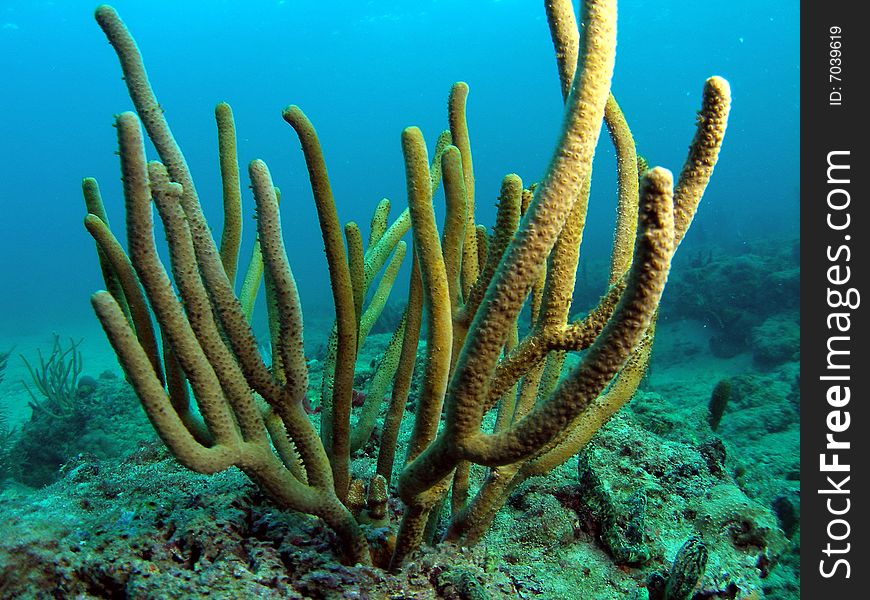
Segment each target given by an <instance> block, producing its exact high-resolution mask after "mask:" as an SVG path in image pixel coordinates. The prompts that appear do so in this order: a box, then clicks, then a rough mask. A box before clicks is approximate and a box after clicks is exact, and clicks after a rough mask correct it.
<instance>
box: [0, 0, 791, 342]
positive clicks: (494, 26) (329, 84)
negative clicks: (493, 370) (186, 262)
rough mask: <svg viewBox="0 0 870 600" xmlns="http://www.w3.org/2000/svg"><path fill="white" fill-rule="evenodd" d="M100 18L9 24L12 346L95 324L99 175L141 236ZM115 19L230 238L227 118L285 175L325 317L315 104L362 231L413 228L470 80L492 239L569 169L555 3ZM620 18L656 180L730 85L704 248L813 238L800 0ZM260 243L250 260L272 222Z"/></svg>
mask: <svg viewBox="0 0 870 600" xmlns="http://www.w3.org/2000/svg"><path fill="white" fill-rule="evenodd" d="M93 8H94V5H93V4H92V3H89V2H83V1H80V0H69V1H64V2H42V1H17V0H7V1H5V2H3V3H2V6H0V73H2V94H0V114H2V115H4V118H3V119H2V120H0V171H2V176H0V177H2V181H3V186H2V189H0V203H2V206H3V210H4V215H6V218H4V219H2V220H0V255H2V257H3V260H2V262H0V281H2V282H3V290H4V293H3V294H2V296H0V334H3V333H4V332H6V333H9V334H12V333H15V334H21V333H38V332H41V331H50V330H58V331H63V330H65V329H67V328H69V327H70V326H71V325H72V324H82V323H89V322H92V319H93V317H92V315H91V309H90V306H89V304H88V297H89V294H90V293H91V292H92V291H93V290H94V289H97V288H99V287H101V285H102V284H101V280H100V276H99V270H98V268H97V266H96V262H95V260H94V254H93V244H92V242H91V240H90V238H89V237H88V236H87V235H86V233H85V232H84V230H83V228H82V225H81V220H82V217H83V214H84V210H83V208H82V201H81V194H80V191H79V182H80V179H81V178H82V177H84V176H92V177H96V178H97V179H98V180H99V181H100V183H101V185H102V187H103V192H104V197H105V200H106V204H107V207H108V210H109V215H110V218H112V217H114V220H115V229H116V230H118V231H119V232H120V231H121V229H122V228H121V227H120V224H121V218H122V210H121V209H122V204H121V194H120V183H119V175H118V163H117V157H116V156H115V155H114V154H113V152H114V150H115V145H116V141H115V137H114V130H113V128H112V126H111V123H112V115H113V114H115V113H118V112H121V111H123V110H129V109H131V108H132V107H131V103H130V101H129V99H128V97H127V94H126V90H125V89H124V86H123V84H122V82H121V81H120V69H119V67H118V64H117V59H116V58H115V56H114V54H113V52H112V51H111V48H110V47H109V46H108V45H107V43H106V41H105V39H104V37H103V35H102V32H101V31H100V30H99V28H98V27H97V25H96V24H95V23H94V21H93V18H92V11H93ZM116 8H117V9H118V10H119V12H120V14H121V16H122V17H123V18H124V19H125V21H126V22H127V24H128V26H129V27H130V28H131V30H132V32H133V34H134V35H135V37H136V39H137V41H138V43H139V45H140V48H141V50H142V52H143V54H144V57H145V61H146V65H147V68H148V72H149V74H150V76H151V79H152V83H153V85H154V88H155V90H156V92H157V94H158V97H159V99H160V102H161V104H162V105H163V107H164V108H165V110H166V115H167V117H168V119H169V121H170V124H171V126H172V127H173V130H174V132H175V136H176V138H177V139H178V141H179V143H180V144H181V146H182V148H183V150H184V152H185V153H186V156H187V159H188V161H189V163H190V165H191V169H192V172H193V174H194V177H195V178H196V180H197V182H198V187H199V190H200V195H201V197H202V199H203V204H204V208H205V211H206V214H207V215H208V217H209V219H210V220H211V222H212V224H213V227H214V228H215V229H216V230H218V228H219V223H220V218H221V211H220V182H219V174H218V169H217V154H216V136H215V129H214V122H213V108H214V105H215V104H216V103H217V102H219V101H228V102H230V103H231V104H232V106H233V109H234V112H235V118H236V125H237V130H238V136H239V156H240V162H241V164H242V167H243V169H244V165H245V164H247V162H248V161H249V160H251V159H253V158H263V159H265V160H266V161H267V162H268V164H269V165H270V167H271V169H272V172H273V175H274V178H275V181H276V184H277V185H279V186H280V187H281V189H282V190H283V192H284V197H285V201H284V203H285V209H284V210H285V211H286V213H285V214H286V215H288V217H287V225H286V230H287V231H288V247H289V254H290V260H291V263H292V266H293V268H294V270H295V272H296V276H297V279H298V281H299V285H300V288H301V290H302V292H301V293H302V296H303V302H304V303H305V305H306V307H310V308H308V309H307V310H310V311H316V310H318V309H319V307H320V306H321V305H322V304H323V303H324V302H325V301H327V300H328V298H329V296H328V288H327V285H326V280H325V267H324V265H325V262H324V260H323V256H322V253H321V251H320V247H321V243H320V240H319V233H318V230H317V228H316V219H315V215H314V212H313V203H312V202H311V196H310V191H309V188H308V182H307V180H306V177H305V171H304V165H303V162H302V157H301V154H300V152H299V150H298V143H297V142H296V141H295V140H294V136H293V132H292V131H291V130H290V128H289V127H288V126H287V125H286V124H285V123H283V122H282V120H281V118H280V111H281V109H282V108H283V107H284V106H286V105H288V104H298V105H299V106H301V107H302V108H303V110H305V111H306V112H307V114H308V116H309V117H310V118H311V120H312V121H313V122H314V124H315V126H316V127H317V129H318V132H319V134H320V137H321V140H322V143H323V146H324V148H325V152H326V159H327V162H328V167H329V171H330V175H331V179H332V184H333V186H334V189H335V196H336V199H337V202H338V208H339V212H340V216H341V218H342V219H343V220H345V221H346V220H356V221H358V222H360V223H363V224H367V223H368V219H369V216H370V211H371V208H372V207H373V206H374V203H376V202H377V201H378V200H379V199H380V198H382V197H388V198H390V199H392V200H393V204H394V207H395V208H394V214H396V213H397V212H398V210H400V209H401V208H402V207H403V206H404V203H405V193H406V192H405V184H404V178H403V167H402V161H401V153H400V148H399V133H400V132H401V130H402V128H404V127H406V126H408V125H419V126H420V127H421V128H422V129H423V131H424V133H425V134H426V136H427V140H428V141H429V143H430V148H431V144H434V140H435V137H436V136H437V134H438V133H439V132H440V131H441V130H442V129H443V128H445V125H446V116H445V104H446V97H447V92H448V90H449V87H450V85H451V84H452V83H453V82H454V81H459V80H464V81H466V82H468V84H469V85H470V87H471V93H470V96H469V104H468V111H469V127H470V130H471V136H472V144H473V148H474V166H475V175H476V180H477V190H478V192H477V194H478V211H479V212H478V216H479V221H480V222H483V223H490V222H492V217H493V214H494V203H495V198H496V196H497V194H498V185H499V181H500V179H501V177H502V176H503V175H504V174H505V173H508V172H512V171H513V172H516V173H518V174H520V175H521V176H522V177H523V178H524V180H525V181H527V182H531V181H535V180H536V179H537V178H539V177H540V175H541V174H542V172H543V169H544V167H545V165H546V164H547V161H548V159H549V156H550V154H551V151H552V144H553V140H554V136H555V133H556V131H557V129H558V126H559V119H560V109H561V101H560V95H559V87H558V82H557V77H556V68H555V64H554V60H553V55H552V47H551V43H550V39H549V34H548V30H547V25H546V20H545V19H544V16H543V10H542V8H541V6H540V3H538V2H528V1H521V0H498V1H481V2H468V1H463V0H420V1H415V2H403V1H368V2H337V3H336V2H332V3H323V2H318V1H314V0H285V1H278V2H272V1H270V2H266V1H259V0H257V1H252V2H238V1H213V2H202V1H197V2H193V1H189V2H167V1H163V0H155V1H149V2H141V1H139V2H137V1H125V0H119V1H118V2H116ZM619 11H620V16H619V31H618V53H617V65H616V74H615V80H614V92H615V94H616V96H617V98H618V99H619V101H620V103H621V105H622V107H623V110H624V112H625V114H626V116H627V118H628V121H629V124H630V125H631V127H632V131H633V133H634V135H635V137H636V139H637V143H638V149H639V151H640V152H641V153H642V154H644V155H645V156H646V157H647V158H648V159H649V160H650V162H651V163H653V164H660V165H663V166H666V167H668V168H670V169H672V170H674V171H678V170H679V168H680V166H681V164H682V161H683V159H684V156H685V151H686V147H687V145H688V143H689V141H690V140H691V136H692V132H693V126H694V114H695V111H696V110H697V108H698V106H699V101H700V100H699V99H700V91H701V86H702V84H703V81H704V79H705V78H706V77H707V76H709V75H712V74H719V75H722V76H724V77H726V78H727V79H728V80H729V81H730V83H731V87H732V93H733V98H734V106H733V111H732V115H731V120H730V125H729V129H728V137H727V139H726V142H725V146H724V149H723V152H722V156H721V160H720V162H719V165H718V166H717V168H716V173H715V176H714V177H713V181H712V183H711V185H710V188H709V189H708V192H707V195H706V197H705V199H704V204H703V206H702V208H701V210H700V212H699V215H698V217H697V220H696V222H695V224H694V226H693V229H692V232H691V234H690V236H689V238H688V240H687V244H688V246H687V248H689V249H690V248H691V244H693V243H695V241H696V240H698V239H705V240H706V241H707V242H710V241H715V242H721V243H725V244H740V243H742V242H745V241H746V240H752V239H756V238H758V237H763V236H771V235H778V234H790V233H794V234H795V235H796V232H797V227H798V179H797V175H798V169H799V159H798V147H799V146H798V133H799V131H798V115H799V99H798V91H799V88H798V74H799V62H798V29H797V28H798V3H797V2H796V1H766V2H754V1H749V0H739V1H734V0H731V1H715V2H705V3H696V2H690V1H689V0H668V1H660V2H653V1H648V0H629V1H625V2H621V3H620V6H619ZM612 154H613V153H612V150H611V148H610V145H609V142H608V141H607V138H606V136H602V141H601V143H600V145H599V151H598V157H597V164H596V171H595V180H594V184H593V190H594V191H593V197H592V203H591V206H592V209H591V215H590V224H589V226H588V227H587V234H586V239H587V241H586V244H585V248H587V250H586V252H588V253H592V254H593V255H594V253H596V252H600V253H602V254H603V253H606V252H607V250H608V247H609V246H608V244H609V241H610V238H611V231H612V229H611V224H610V221H612V214H613V208H612V207H613V189H614V185H615V184H614V181H615V175H614V171H613V161H612ZM246 201H247V202H248V204H247V206H248V213H249V214H252V211H253V209H252V201H251V199H250V197H249V196H248V197H246ZM245 225H246V226H247V228H246V237H245V240H246V241H245V244H244V245H243V248H249V247H250V239H251V234H252V231H253V221H252V220H251V219H248V220H246V223H245ZM688 252H689V251H688V250H687V253H688ZM244 256H246V251H243V257H244Z"/></svg>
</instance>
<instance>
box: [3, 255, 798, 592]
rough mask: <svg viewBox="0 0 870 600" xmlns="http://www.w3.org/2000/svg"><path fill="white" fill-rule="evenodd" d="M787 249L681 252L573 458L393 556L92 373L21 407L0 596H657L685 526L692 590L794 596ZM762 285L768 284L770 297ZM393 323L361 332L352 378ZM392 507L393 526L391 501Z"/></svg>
mask: <svg viewBox="0 0 870 600" xmlns="http://www.w3.org/2000/svg"><path fill="white" fill-rule="evenodd" d="M793 262H794V250H793V248H790V247H789V246H788V245H784V244H778V245H773V244H772V245H771V246H764V245H762V246H756V247H751V248H747V251H746V252H745V253H743V254H741V255H738V256H733V255H730V254H729V255H722V256H716V255H715V254H713V253H711V254H709V255H707V254H703V255H699V256H696V257H691V258H690V259H687V264H686V265H683V266H682V267H681V269H678V270H676V274H675V275H674V277H672V280H671V282H670V284H669V288H668V291H667V292H666V294H667V295H666V302H665V304H664V305H663V309H662V317H661V319H660V323H659V327H658V332H657V340H656V346H655V350H654V361H653V365H652V367H651V369H650V372H649V374H648V376H647V377H646V379H645V380H644V382H643V383H642V385H641V387H640V390H639V391H638V393H637V394H636V396H635V398H634V399H633V400H632V401H631V403H630V404H629V405H627V406H626V408H625V409H623V410H622V411H621V412H620V413H619V414H618V415H617V416H616V417H614V418H613V419H612V420H611V421H610V423H608V425H607V426H605V427H604V428H603V429H602V430H601V431H600V432H599V434H598V435H597V436H596V437H595V438H594V440H593V441H592V442H591V443H590V444H589V446H588V447H587V448H586V449H584V450H583V451H582V452H581V454H580V456H579V457H576V458H574V459H572V460H570V461H569V462H568V463H566V464H565V465H563V466H562V467H561V468H559V469H557V470H556V471H555V472H553V473H551V474H550V475H549V476H547V477H544V478H538V479H533V480H530V481H528V482H526V483H525V484H524V485H522V486H521V487H519V488H518V489H517V490H516V491H515V492H514V493H513V494H512V496H511V497H510V499H509V501H508V503H507V505H506V506H505V508H504V509H503V510H502V511H501V512H500V513H499V515H498V517H497V518H496V520H495V523H494V524H493V527H492V528H491V530H490V531H489V532H488V534H487V535H486V537H485V538H484V540H483V542H482V543H481V544H479V545H478V546H476V547H474V548H471V549H466V548H459V547H456V546H452V545H447V544H442V545H439V546H437V547H435V548H426V549H424V550H423V551H421V552H420V553H419V554H417V555H415V556H413V557H412V558H411V560H410V561H409V563H408V564H407V565H406V567H405V568H404V569H403V570H402V571H401V572H399V573H395V574H391V573H387V572H385V571H383V570H381V569H377V568H365V567H349V566H344V565H342V564H341V563H340V562H339V560H338V557H339V555H340V551H341V548H340V547H339V544H338V542H337V540H336V539H335V537H334V535H333V534H332V533H331V532H330V531H329V530H328V529H327V528H326V527H325V526H324V525H322V523H320V522H319V521H318V520H317V519H314V518H311V517H308V516H305V515H300V514H298V513H293V512H288V511H281V510H278V509H276V508H275V507H274V506H273V505H272V504H271V503H270V502H269V500H268V498H266V497H264V496H263V494H262V493H261V492H260V491H259V490H258V489H257V488H256V487H255V486H253V485H252V484H251V483H249V482H248V481H247V479H246V478H245V476H244V475H243V474H241V473H240V472H239V471H237V470H234V469H233V470H230V471H227V472H224V473H220V474H217V475H212V476H204V475H199V474H195V473H191V472H189V471H187V470H186V469H184V468H183V467H181V466H179V465H178V464H177V463H176V462H175V461H174V459H173V458H172V457H171V456H170V455H169V454H168V453H167V452H166V450H165V449H164V448H163V447H162V445H161V444H160V443H159V442H158V441H157V440H156V438H155V435H154V433H153V431H152V430H151V428H150V425H149V424H148V422H147V420H146V419H145V417H144V415H143V413H142V411H141V409H140V407H139V406H138V401H137V400H136V398H135V396H134V395H133V393H132V391H131V390H130V389H129V387H128V386H127V384H126V383H125V382H124V381H123V379H122V378H120V377H119V376H117V375H116V376H112V375H111V374H104V375H103V376H101V377H96V378H94V379H90V378H88V380H87V381H88V387H87V389H85V390H83V392H82V395H81V398H80V405H79V409H78V410H77V413H76V415H77V417H76V418H75V419H69V420H66V421H62V422H60V421H58V420H57V419H54V418H51V417H48V416H46V415H45V414H42V413H39V412H34V416H33V417H32V418H31V419H30V420H29V421H28V422H26V423H24V424H22V425H21V426H19V427H18V428H17V429H16V430H15V432H14V434H13V435H11V436H10V437H9V438H8V440H7V441H6V442H4V443H5V446H4V447H3V449H2V452H0V476H2V477H4V478H5V481H4V482H3V483H2V484H0V516H2V520H0V598H83V599H85V598H143V599H144V598H155V599H156V598H243V597H244V598H312V599H339V598H343V599H363V598H372V599H403V598H420V599H426V598H445V599H478V598H545V599H550V598H552V599H562V598H570V599H574V598H576V599H589V600H610V599H628V600H641V599H649V600H657V599H663V598H665V597H666V596H667V595H668V594H670V597H673V595H674V594H675V593H677V592H674V591H673V585H672V583H669V582H673V578H674V577H676V576H679V575H680V574H681V571H680V568H675V566H674V563H675V559H676V557H677V554H678V552H679V551H680V548H681V547H683V546H684V545H686V544H687V542H688V541H689V540H695V542H693V543H699V544H701V545H703V547H704V548H706V550H707V560H706V563H705V565H704V567H705V568H704V569H703V573H702V574H701V576H700V579H699V581H697V583H695V582H694V581H693V582H691V583H692V586H691V588H689V589H687V590H683V591H682V592H679V593H680V594H683V597H685V598H692V599H694V600H701V599H714V598H722V599H725V598H729V599H738V598H739V599H744V598H758V599H761V598H766V599H792V598H798V597H799V579H798V564H799V544H800V528H799V520H798V518H799V513H800V500H799V490H800V478H799V452H798V449H799V435H798V424H799V404H800V396H799V389H798V383H799V366H798V362H797V360H798V359H799V356H798V354H797V349H798V344H797V340H798V339H799V337H798V336H799V333H797V328H798V326H799V317H798V308H799V307H798V306H797V292H796V289H797V287H796V286H797V279H798V277H799V275H798V273H797V272H796V270H795V269H794V268H793ZM747 285H750V286H752V288H754V289H755V290H756V293H755V294H753V292H752V289H749V290H747V289H746V286H747ZM771 286H775V287H774V288H773V289H774V293H779V294H781V300H780V301H778V302H776V303H765V302H762V301H761V300H760V298H761V296H759V295H758V290H761V289H766V290H767V293H768V295H769V293H771V292H770V290H771ZM699 290H700V291H699ZM690 291H691V293H690ZM677 317H679V318H677ZM735 328H736V329H737V330H736V331H732V329H735ZM387 341H388V335H387V334H379V335H374V336H372V337H371V338H370V343H368V344H367V346H366V348H365V349H364V355H363V356H362V357H361V358H360V361H359V365H360V367H361V368H360V372H359V373H358V379H359V382H360V383H363V382H364V381H365V379H366V377H367V376H370V374H371V373H370V369H368V368H367V365H369V363H370V361H371V359H373V358H374V357H377V356H379V355H380V354H381V353H382V351H383V347H384V346H385V344H386V343H387ZM421 354H422V353H421ZM570 359H571V360H577V358H576V357H570ZM85 362H86V366H87V357H85ZM318 370H319V363H318V362H317V361H316V360H312V380H313V385H312V389H317V385H316V380H317V377H319V373H318ZM720 381H727V384H728V389H729V393H728V397H727V401H726V402H724V403H723V405H722V406H721V408H720V409H715V410H718V411H720V414H719V416H718V419H719V420H718V423H717V424H716V430H715V431H714V430H713V427H712V426H711V423H712V422H713V421H712V420H711V416H710V410H711V406H712V405H711V396H712V395H713V390H714V389H715V388H716V387H717V384H718V383H719V382H720ZM411 404H413V397H412V399H411ZM409 425H410V421H409V419H406V423H405V424H404V427H403V434H402V438H406V435H407V432H408V429H409ZM376 434H377V430H376ZM372 448H373V445H370V447H368V448H367V449H365V450H363V453H362V456H360V457H358V460H357V461H356V462H355V466H354V469H355V471H356V472H357V474H360V475H362V474H365V473H366V472H367V471H368V470H369V469H371V467H372V466H373V463H374V457H375V454H374V451H373V450H372ZM401 455H402V449H401V448H400V450H399V456H401ZM473 475H475V476H477V477H480V476H481V475H482V469H481V470H478V471H477V472H474V473H473ZM389 509H390V512H391V515H392V519H391V520H392V524H393V526H395V525H396V523H397V522H398V516H399V512H400V510H401V505H400V503H398V502H397V501H394V500H391V502H390V504H389ZM385 534H386V532H385V531H384V530H377V529H373V530H371V531H369V535H370V537H372V538H373V539H377V538H378V537H379V536H384V535H385ZM677 562H678V563H679V564H682V563H680V561H679V560H678V561H677ZM669 585H671V587H670V588H668V586H669ZM666 589H667V591H666Z"/></svg>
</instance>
